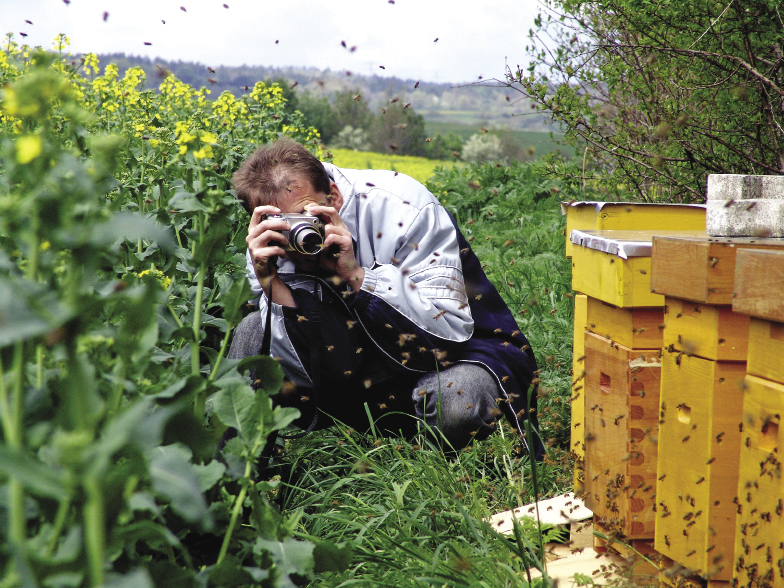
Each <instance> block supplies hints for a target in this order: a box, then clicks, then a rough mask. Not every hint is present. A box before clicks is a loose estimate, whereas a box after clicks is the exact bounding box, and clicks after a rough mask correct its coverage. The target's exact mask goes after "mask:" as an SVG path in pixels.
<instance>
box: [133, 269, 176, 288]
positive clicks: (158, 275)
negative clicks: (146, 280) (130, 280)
mask: <svg viewBox="0 0 784 588" xmlns="http://www.w3.org/2000/svg"><path fill="white" fill-rule="evenodd" d="M148 274H149V275H151V276H153V277H154V278H155V280H156V281H157V282H158V283H159V284H160V285H161V287H162V288H163V289H164V290H168V289H169V286H170V285H171V278H170V277H169V276H167V275H166V274H164V273H163V272H162V271H161V270H159V269H155V268H152V269H146V270H144V271H142V272H139V273H138V274H136V275H137V276H139V277H140V278H141V277H142V276H146V275H148Z"/></svg>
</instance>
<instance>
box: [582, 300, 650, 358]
mask: <svg viewBox="0 0 784 588" xmlns="http://www.w3.org/2000/svg"><path fill="white" fill-rule="evenodd" d="M587 303H588V308H587V310H588V314H587V327H586V328H587V330H588V331H590V332H591V333H594V334H596V335H599V336H600V337H604V338H605V339H612V340H613V341H615V342H616V343H619V344H621V345H623V346H624V347H628V348H630V349H659V348H660V347H661V346H662V343H663V341H664V337H663V335H662V330H663V329H662V324H663V320H664V308H663V307H661V306H655V307H653V308H651V307H630V308H620V307H618V306H613V305H612V304H608V303H607V302H604V301H602V300H598V299H596V298H588V300H587Z"/></svg>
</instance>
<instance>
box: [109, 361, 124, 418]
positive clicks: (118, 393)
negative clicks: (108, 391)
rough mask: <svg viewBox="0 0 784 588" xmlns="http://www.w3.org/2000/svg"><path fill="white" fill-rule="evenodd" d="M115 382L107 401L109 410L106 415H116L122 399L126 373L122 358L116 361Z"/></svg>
mask: <svg viewBox="0 0 784 588" xmlns="http://www.w3.org/2000/svg"><path fill="white" fill-rule="evenodd" d="M116 371H117V383H116V384H115V385H114V389H113V390H112V397H111V400H110V401H109V411H108V416H109V417H112V416H114V415H116V414H117V413H118V412H119V410H120V403H121V402H122V399H123V392H124V391H125V388H124V386H123V380H124V379H125V373H126V366H125V362H124V361H123V360H122V359H119V360H118V362H117V370H116Z"/></svg>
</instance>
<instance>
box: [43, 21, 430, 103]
mask: <svg viewBox="0 0 784 588" xmlns="http://www.w3.org/2000/svg"><path fill="white" fill-rule="evenodd" d="M30 24H33V23H30ZM418 87H419V82H417V83H416V84H414V90H416V89H417V88H418Z"/></svg>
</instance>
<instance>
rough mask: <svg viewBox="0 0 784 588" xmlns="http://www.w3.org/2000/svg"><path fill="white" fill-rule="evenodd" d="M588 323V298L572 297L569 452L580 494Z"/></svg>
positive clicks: (575, 488)
mask: <svg viewBox="0 0 784 588" xmlns="http://www.w3.org/2000/svg"><path fill="white" fill-rule="evenodd" d="M587 322H588V297H587V296H586V295H585V294H577V295H576V296H575V297H574V343H573V346H572V398H571V403H572V419H571V441H570V443H571V445H570V447H571V450H572V453H573V454H574V490H575V492H582V490H583V487H584V482H585V471H584V464H583V461H584V459H585V394H584V392H583V390H584V389H585V381H584V376H585V325H586V324H587Z"/></svg>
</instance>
